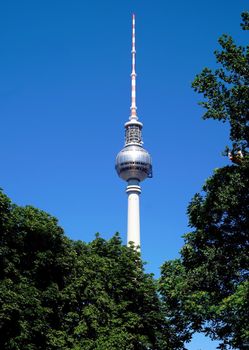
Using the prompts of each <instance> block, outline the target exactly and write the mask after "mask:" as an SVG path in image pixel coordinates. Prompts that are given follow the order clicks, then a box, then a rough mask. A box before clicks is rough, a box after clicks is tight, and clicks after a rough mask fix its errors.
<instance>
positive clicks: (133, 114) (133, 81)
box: [130, 13, 138, 120]
mask: <svg viewBox="0 0 249 350" xmlns="http://www.w3.org/2000/svg"><path fill="white" fill-rule="evenodd" d="M135 25H136V21H135V14H134V13H133V15H132V49H131V55H132V71H131V116H130V120H132V119H135V120H137V119H138V116H137V106H136V76H137V75H136V28H135Z"/></svg>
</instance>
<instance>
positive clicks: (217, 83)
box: [160, 12, 249, 349]
mask: <svg viewBox="0 0 249 350" xmlns="http://www.w3.org/2000/svg"><path fill="white" fill-rule="evenodd" d="M242 20H243V22H242V24H241V26H242V29H243V30H248V29H249V13H248V12H246V13H243V14H242ZM219 43H220V45H221V50H220V51H218V50H217V51H215V56H216V59H217V63H218V65H219V68H217V69H216V70H214V71H212V70H211V69H209V68H205V69H204V70H203V71H202V72H201V73H200V74H199V75H197V77H196V78H195V80H194V82H193V88H194V89H195V91H197V92H199V93H202V94H203V95H204V98H205V100H204V101H203V102H201V105H202V106H203V107H204V108H205V109H206V112H205V114H204V119H206V118H212V119H215V120H222V121H224V122H229V125H230V140H231V141H232V143H233V146H232V149H231V150H228V152H227V153H228V154H229V157H230V159H231V161H232V164H231V165H228V166H225V167H224V168H221V169H217V170H216V171H215V172H214V174H213V175H212V176H211V177H210V178H209V179H208V180H207V181H206V183H205V184H204V186H203V189H202V191H201V192H200V193H197V194H195V195H194V197H193V199H192V201H191V202H190V204H189V206H188V210H187V213H188V216H189V226H190V228H191V229H192V231H191V232H190V233H187V234H185V236H184V240H185V244H184V246H183V248H182V250H181V252H180V258H179V259H177V260H174V261H169V262H165V264H164V265H163V267H162V275H161V279H160V291H161V293H162V296H163V301H164V307H165V310H166V312H167V317H168V320H169V322H171V323H172V324H174V325H175V327H178V332H179V331H180V332H181V334H184V335H185V337H186V340H187V339H188V338H189V339H190V338H191V335H192V333H193V332H195V331H202V332H204V333H205V334H206V335H209V336H211V338H212V339H216V340H220V346H219V348H220V349H228V348H235V349H248V347H249V328H248V316H249V313H248V310H249V281H248V273H249V255H248V253H249V249H248V248H249V215H248V212H249V178H248V174H249V157H248V141H249V138H248V137H249V124H248V122H249V46H246V47H242V46H237V45H236V44H235V43H234V40H233V39H232V38H231V37H230V36H227V35H223V36H222V37H221V38H220V39H219Z"/></svg>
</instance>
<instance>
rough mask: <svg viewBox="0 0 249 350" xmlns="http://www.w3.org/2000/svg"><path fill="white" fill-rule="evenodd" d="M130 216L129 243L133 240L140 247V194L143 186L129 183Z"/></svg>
mask: <svg viewBox="0 0 249 350" xmlns="http://www.w3.org/2000/svg"><path fill="white" fill-rule="evenodd" d="M126 193H127V194H128V218H127V245H129V242H133V243H134V245H135V247H137V246H139V247H140V206H139V195H140V193H141V187H140V186H138V185H128V186H127V188H126Z"/></svg>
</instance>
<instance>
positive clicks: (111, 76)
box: [0, 0, 248, 350]
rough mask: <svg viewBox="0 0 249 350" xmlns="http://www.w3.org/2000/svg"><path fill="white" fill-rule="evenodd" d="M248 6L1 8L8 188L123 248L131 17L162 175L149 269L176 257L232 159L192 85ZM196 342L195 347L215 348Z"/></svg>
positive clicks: (241, 35) (150, 221)
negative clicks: (215, 176)
mask: <svg viewBox="0 0 249 350" xmlns="http://www.w3.org/2000/svg"><path fill="white" fill-rule="evenodd" d="M245 9H247V10H248V1H244V0H236V1H227V0H216V1H215V0H209V1H200V0H190V1H184V0H181V1H180V0H176V1H166V0H160V1H159V0H158V1H156V0H155V1H147V0H144V1H136V0H133V1H131V0H125V1H124V0H122V1H114V0H106V1H101V0H99V1H96V0H92V1H86V0H85V1H81V0H74V1H69V0H67V1H63V0H53V1H51V0H50V1H48V0H42V1H40V0H37V1H34V0H23V1H19V0H9V1H2V2H1V4H0V76H1V81H0V118H1V134H0V152H1V173H0V186H1V187H2V188H3V189H4V191H5V192H6V194H8V195H9V196H10V197H11V198H12V199H13V201H14V202H16V203H18V204H19V205H26V204H31V205H34V206H36V207H39V208H41V209H43V210H45V211H47V212H49V213H51V214H52V215H54V216H56V217H57V218H58V219H59V223H60V225H61V226H62V227H63V228H64V229H65V232H66V234H67V235H68V236H69V237H71V238H73V239H81V240H84V241H90V240H92V239H93V238H94V234H95V233H96V232H100V233H101V235H102V236H103V237H104V238H107V239H108V238H110V237H111V236H112V235H113V234H114V233H115V232H116V231H119V232H120V233H121V235H122V238H123V239H124V241H125V232H126V210H127V198H126V194H125V183H123V182H122V181H121V180H120V179H119V178H118V177H117V175H116V173H115V170H114V161H115V156H116V153H117V152H118V151H119V150H120V149H121V148H122V146H123V140H124V130H123V124H124V122H125V121H126V120H127V118H128V116H129V107H130V71H131V57H130V50H131V47H130V46H131V13H132V12H135V13H136V24H137V74H138V83H137V85H138V92H137V95H138V97H137V105H138V115H139V117H140V120H141V121H142V122H143V124H144V130H143V137H144V142H145V148H147V149H148V150H149V151H150V153H151V154H152V157H153V167H154V178H153V179H152V180H147V181H145V182H144V183H143V184H142V195H141V239H142V252H143V259H144V260H145V261H147V262H148V264H147V270H148V271H149V272H154V273H155V274H156V276H158V275H159V267H160V265H161V264H162V263H163V262H164V261H165V260H168V259H173V258H176V257H177V256H178V251H179V249H180V248H181V246H182V244H183V240H182V237H181V236H182V235H183V234H184V233H186V232H187V231H188V230H189V228H188V227H187V224H188V220H187V216H186V207H187V204H188V202H189V201H190V199H191V197H192V196H193V195H194V193H196V192H198V191H199V190H200V189H201V186H202V184H203V182H204V180H205V179H206V178H207V177H208V176H210V175H211V174H212V171H213V169H214V168H217V167H221V166H223V165H224V164H226V163H227V160H226V159H225V158H224V157H222V156H221V152H222V150H223V149H224V147H225V145H226V144H227V143H228V129H227V128H226V126H225V125H224V124H219V123H217V122H214V121H203V120H202V119H201V115H202V109H201V108H200V107H199V106H198V105H197V102H198V101H199V100H200V98H201V97H200V96H198V95H197V94H195V93H194V92H193V91H192V90H191V87H190V85H191V81H192V80H193V79H194V76H195V75H196V74H197V73H198V72H200V71H201V69H202V68H203V67H204V66H210V67H213V66H215V59H214V55H213V51H214V50H215V49H216V48H217V47H218V44H217V39H218V37H219V36H220V35H221V34H222V33H229V34H231V35H232V36H233V37H234V38H235V39H236V40H237V42H239V43H244V42H245V32H242V31H241V30H240V26H239V23H240V13H241V12H242V11H243V10H245ZM212 349H215V345H214V343H211V342H210V341H207V340H205V339H204V338H202V337H199V336H198V337H197V338H196V339H195V340H194V341H193V342H192V343H191V344H190V345H189V350H212Z"/></svg>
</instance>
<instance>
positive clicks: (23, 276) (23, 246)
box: [0, 191, 172, 350]
mask: <svg viewBox="0 0 249 350" xmlns="http://www.w3.org/2000/svg"><path fill="white" fill-rule="evenodd" d="M164 324H165V322H164V315H163V313H162V310H161V302H160V299H159V297H158V294H157V291H156V284H155V281H154V280H153V277H152V275H150V274H146V273H145V272H144V268H143V263H142V261H141V259H140V256H139V253H138V252H137V251H136V250H135V249H133V248H132V247H131V248H128V247H126V246H123V245H122V242H121V239H120V237H119V235H115V236H114V237H113V238H111V239H110V240H109V241H106V240H104V239H102V238H101V237H100V236H99V235H97V236H96V238H95V239H94V240H93V241H92V242H90V243H88V244H86V243H83V242H81V241H71V240H69V239H68V238H67V237H65V235H64V232H63V230H62V228H60V227H59V226H58V223H57V220H56V219H55V218H54V217H52V216H50V215H49V214H47V213H45V212H43V211H41V210H38V209H36V208H33V207H30V206H26V207H19V206H17V205H14V204H13V203H12V202H11V201H10V199H9V198H8V197H7V196H6V195H4V194H3V193H2V192H1V191H0V348H1V349H4V350H10V349H11V350H19V349H22V350H44V349H46V350H57V349H61V350H69V349H73V350H79V349H84V350H109V349H110V350H115V349H120V350H145V349H146V350H147V349H155V350H160V349H171V348H170V347H169V346H168V344H169V342H170V341H171V340H170V339H171V338H172V335H171V333H170V330H169V329H167V327H166V325H165V326H164ZM163 330H164V332H163Z"/></svg>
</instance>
